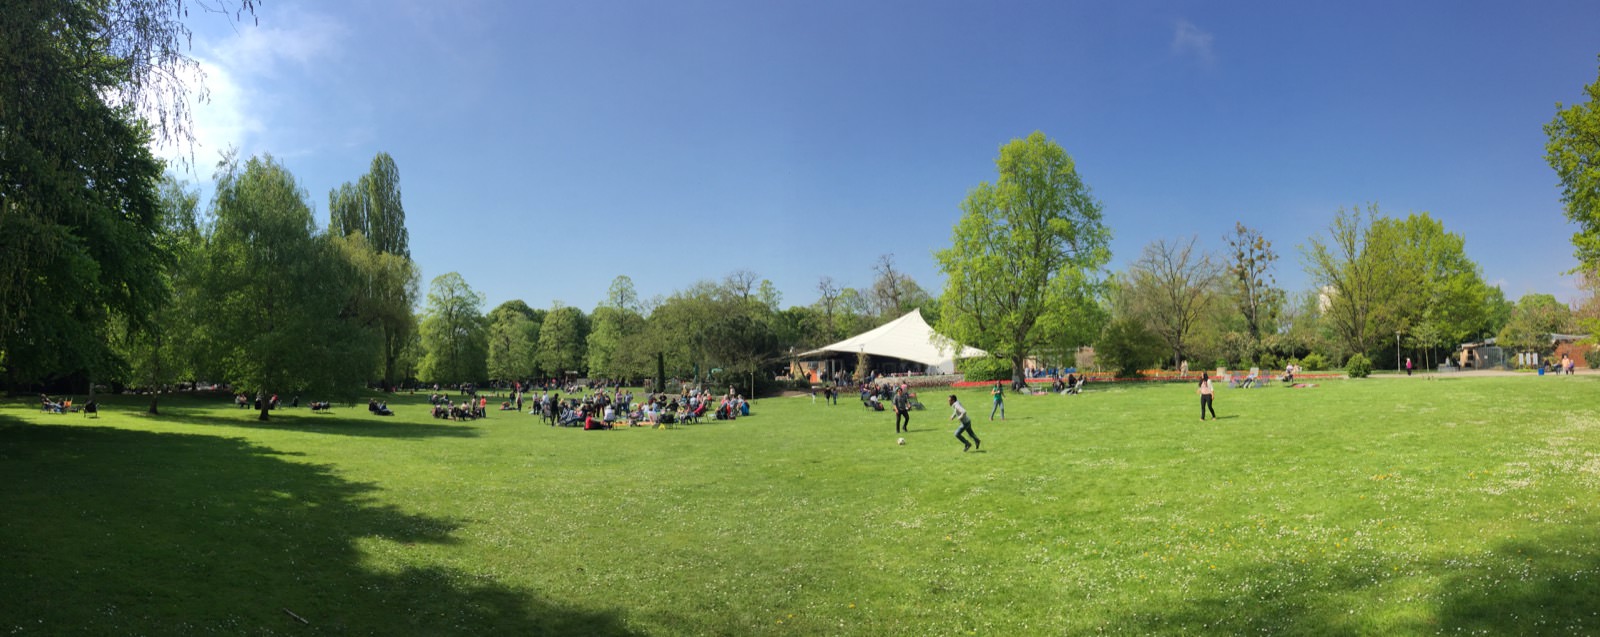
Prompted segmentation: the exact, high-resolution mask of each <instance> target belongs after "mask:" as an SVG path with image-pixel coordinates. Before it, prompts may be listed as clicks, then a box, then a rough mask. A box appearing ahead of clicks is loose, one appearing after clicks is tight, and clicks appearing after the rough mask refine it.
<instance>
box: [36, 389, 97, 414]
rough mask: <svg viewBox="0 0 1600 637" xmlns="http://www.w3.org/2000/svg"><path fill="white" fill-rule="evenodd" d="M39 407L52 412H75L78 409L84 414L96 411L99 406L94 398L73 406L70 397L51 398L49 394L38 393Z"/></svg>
mask: <svg viewBox="0 0 1600 637" xmlns="http://www.w3.org/2000/svg"><path fill="white" fill-rule="evenodd" d="M39 409H40V410H41V411H45V412H48V413H52V414H65V413H75V412H77V411H79V410H82V411H83V412H84V413H86V414H93V413H98V412H99V410H100V407H99V404H98V403H96V402H95V401H94V400H90V401H89V402H86V403H84V404H83V405H81V406H78V407H73V406H72V399H71V398H64V399H61V400H52V399H51V398H50V395H49V394H39Z"/></svg>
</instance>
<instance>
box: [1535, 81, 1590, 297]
mask: <svg viewBox="0 0 1600 637" xmlns="http://www.w3.org/2000/svg"><path fill="white" fill-rule="evenodd" d="M1583 93H1584V95H1585V96H1586V97H1588V101H1585V102H1581V103H1578V104H1573V105H1571V106H1563V105H1562V104H1561V103H1560V102H1557V103H1556V116H1555V119H1553V120H1550V123H1549V124H1545V126H1544V132H1545V135H1547V136H1549V137H1550V142H1549V143H1548V144H1546V145H1545V160H1546V161H1548V162H1550V167H1551V168H1553V169H1555V171H1556V176H1557V177H1558V178H1560V180H1561V202H1562V203H1564V204H1566V206H1567V219H1569V220H1571V221H1572V222H1573V223H1576V224H1578V232H1577V233H1576V234H1574V235H1572V245H1573V246H1574V247H1575V248H1576V249H1577V250H1576V253H1577V256H1578V261H1579V262H1581V263H1582V264H1583V268H1584V269H1585V270H1587V271H1589V272H1591V273H1594V272H1600V78H1596V79H1595V81H1594V83H1593V84H1590V85H1588V86H1585V87H1584V88H1583Z"/></svg>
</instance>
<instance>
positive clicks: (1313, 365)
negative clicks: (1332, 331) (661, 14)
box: [1300, 352, 1328, 372]
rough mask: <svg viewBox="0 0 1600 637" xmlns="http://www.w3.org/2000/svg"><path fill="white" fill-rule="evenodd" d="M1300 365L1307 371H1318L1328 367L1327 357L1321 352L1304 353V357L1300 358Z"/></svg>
mask: <svg viewBox="0 0 1600 637" xmlns="http://www.w3.org/2000/svg"><path fill="white" fill-rule="evenodd" d="M1300 366H1301V367H1304V368H1306V371H1308V372H1320V371H1322V370H1324V369H1327V368H1328V359H1326V358H1323V357H1322V355H1321V354H1318V353H1316V352H1312V353H1310V354H1306V357H1305V358H1302V359H1300Z"/></svg>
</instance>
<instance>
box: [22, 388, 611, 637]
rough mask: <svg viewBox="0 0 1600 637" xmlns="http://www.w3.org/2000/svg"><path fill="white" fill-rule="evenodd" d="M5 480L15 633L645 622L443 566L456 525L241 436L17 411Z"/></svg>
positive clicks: (512, 628)
mask: <svg viewBox="0 0 1600 637" xmlns="http://www.w3.org/2000/svg"><path fill="white" fill-rule="evenodd" d="M0 485H4V487H3V488H0V564H4V576H3V577H0V599H3V600H5V602H4V603H3V604H0V632H5V633H7V634H51V635H54V634H191V633H219V634H269V633H271V634H276V633H279V632H313V633H328V632H333V633H362V634H382V635H392V634H473V635H477V634H508V635H544V634H570V635H626V634H629V632H628V631H627V630H626V629H625V628H624V626H623V625H622V622H621V619H620V618H619V617H618V616H617V615H616V614H615V613H614V612H607V611H598V612H597V611H592V610H585V609H578V608H571V607H566V606H564V605H561V604H557V603H553V602H550V601H547V600H543V599H540V598H539V597H538V596H537V595H536V594H534V593H533V592H531V591H525V590H518V589H516V588H513V587H510V586H507V585H505V584H502V583H500V582H498V581H497V580H496V577H495V575H494V574H493V573H492V572H481V573H478V572H468V571H463V570H458V569H454V568H449V567H446V566H440V565H437V564H434V563H430V562H431V561H432V560H431V559H430V558H431V556H432V555H435V554H436V553H433V552H432V551H430V550H429V549H428V547H429V546H436V545H449V544H452V543H454V541H455V540H454V538H453V536H452V534H453V533H454V532H455V531H456V530H457V528H458V525H457V524H456V523H455V522H453V521H451V520H446V519H439V518H433V517H428V516H423V515H414V514H410V513H406V512H403V511H400V510H398V509H396V508H394V507H392V506H386V505H380V504H376V503H374V501H373V493H374V491H375V490H376V487H373V486H371V485H367V484H360V483H354V482H349V481H346V480H343V479H341V478H339V477H338V476H337V475H335V474H334V473H333V472H332V471H331V470H329V469H328V468H326V467H321V466H314V465H307V464H301V463H296V462H293V461H291V460H289V459H286V458H285V457H283V456H279V455H278V454H276V453H274V452H273V451H272V450H270V449H266V448H262V447H259V446H255V445H252V444H250V443H248V442H245V441H242V440H237V439H229V438H218V437H213V436H202V435H191V434H158V433H147V432H138V431H128V430H121V429H112V428H103V427H84V426H55V425H29V424H22V423H20V422H18V421H16V420H14V419H10V418H5V417H0ZM413 551H416V552H417V556H416V557H412V556H410V555H407V554H408V553H410V552H413ZM374 564H379V565H386V566H376V565H374ZM285 609H287V611H290V612H293V613H294V614H295V615H298V616H300V617H303V618H305V619H306V620H307V622H309V623H305V624H302V623H301V622H300V621H299V620H298V619H296V618H295V617H293V616H291V615H290V614H289V612H286V610H285Z"/></svg>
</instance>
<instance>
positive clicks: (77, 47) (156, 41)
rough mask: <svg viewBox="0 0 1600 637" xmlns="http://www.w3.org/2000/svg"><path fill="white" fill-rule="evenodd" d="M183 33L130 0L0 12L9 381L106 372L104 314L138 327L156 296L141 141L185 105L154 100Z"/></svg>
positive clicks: (109, 369) (152, 181)
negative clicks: (137, 115) (141, 114)
mask: <svg viewBox="0 0 1600 637" xmlns="http://www.w3.org/2000/svg"><path fill="white" fill-rule="evenodd" d="M182 29H183V26H182V24H181V23H180V22H178V21H177V19H176V17H175V16H172V15H169V14H168V13H166V12H165V11H164V10H162V9H160V8H157V7H151V6H148V3H140V2H133V1H131V0H125V1H122V2H85V1H80V2H71V1H59V0H17V1H14V2H7V3H6V4H5V7H4V9H0V352H4V353H5V354H6V368H7V369H6V377H7V378H8V379H9V380H10V381H11V382H13V383H17V382H29V381H41V380H48V379H54V378H62V377H65V376H69V375H76V376H77V377H79V378H93V377H100V378H106V377H108V376H109V375H110V374H112V373H114V372H115V371H117V370H118V369H120V367H121V365H120V361H119V359H118V356H117V355H116V353H115V352H114V351H112V349H111V345H110V338H109V336H110V335H109V334H108V333H107V330H108V327H109V326H110V325H111V324H112V321H113V320H114V319H115V320H116V321H118V322H120V323H122V324H126V325H128V326H130V327H131V328H133V329H135V330H138V329H143V328H144V327H146V325H147V324H148V323H149V321H150V319H151V317H152V315H153V314H154V313H155V311H156V309H157V308H159V307H160V306H161V305H162V304H164V303H165V302H166V296H165V293H166V291H167V288H166V287H165V286H164V285H163V284H162V279H161V276H160V272H161V270H162V268H163V264H164V263H165V261H166V258H167V256H166V255H165V254H163V252H162V245H161V240H160V238H159V236H160V233H161V230H162V229H161V222H160V216H161V215H160V206H159V203H158V195H157V190H156V184H157V182H158V180H159V179H160V177H161V171H162V166H161V163H160V162H159V161H158V160H156V159H155V158H154V157H153V156H152V155H151V153H150V150H149V143H150V142H151V141H152V138H153V136H152V131H154V133H155V134H156V135H158V136H159V135H161V134H162V133H163V132H164V131H165V130H166V129H165V127H166V126H167V123H168V121H169V119H168V118H167V117H166V114H167V113H168V111H167V108H168V107H171V108H182V107H183V103H182V101H181V100H172V101H170V102H169V101H165V100H159V99H156V98H158V97H160V96H161V93H160V91H157V90H156V89H157V88H160V86H158V85H157V84H156V82H157V80H159V79H160V76H161V75H162V74H164V73H169V72H175V71H177V70H179V69H180V67H182V66H183V63H184V62H185V61H188V58H186V57H183V56H182V54H181V50H180V49H177V48H170V49H169V48H168V47H169V46H171V47H175V42H174V41H173V40H175V38H172V37H169V36H171V35H172V34H173V33H174V32H175V30H176V31H181V30H182ZM188 62H190V63H192V61H188ZM162 86H165V85H162ZM182 88H183V87H182V86H181V84H180V85H178V86H177V90H179V91H181V90H182ZM113 101H114V102H113ZM125 107H139V108H141V109H143V110H145V111H146V112H147V116H148V117H147V119H145V120H143V121H139V120H135V119H134V115H133V110H132V108H125Z"/></svg>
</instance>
